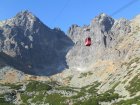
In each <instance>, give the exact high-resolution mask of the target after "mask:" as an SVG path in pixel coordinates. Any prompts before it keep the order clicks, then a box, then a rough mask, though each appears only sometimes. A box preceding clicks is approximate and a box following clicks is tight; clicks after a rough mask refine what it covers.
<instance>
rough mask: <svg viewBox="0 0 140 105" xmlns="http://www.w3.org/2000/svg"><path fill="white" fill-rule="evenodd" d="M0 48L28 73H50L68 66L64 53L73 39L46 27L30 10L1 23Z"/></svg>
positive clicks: (57, 30)
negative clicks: (19, 63)
mask: <svg viewBox="0 0 140 105" xmlns="http://www.w3.org/2000/svg"><path fill="white" fill-rule="evenodd" d="M0 23H1V25H0V32H1V33H0V34H1V39H0V43H1V46H0V50H1V51H2V52H4V53H5V54H7V55H9V56H11V57H13V59H16V60H17V61H18V62H21V63H22V64H23V70H22V71H24V72H25V73H31V74H36V75H50V74H54V73H57V72H61V71H62V70H63V69H64V68H67V63H66V61H65V55H66V53H67V51H68V49H69V48H70V47H71V46H72V45H73V42H72V41H71V40H70V39H69V38H68V37H67V36H66V35H65V34H64V32H62V31H61V30H59V29H57V28H55V29H50V28H49V27H47V26H45V25H44V24H43V23H42V22H41V21H40V20H39V19H38V18H37V17H35V16H34V15H33V14H32V13H30V12H29V11H22V12H20V13H18V14H17V15H16V16H15V17H14V18H11V19H8V20H6V21H2V22H0Z"/></svg>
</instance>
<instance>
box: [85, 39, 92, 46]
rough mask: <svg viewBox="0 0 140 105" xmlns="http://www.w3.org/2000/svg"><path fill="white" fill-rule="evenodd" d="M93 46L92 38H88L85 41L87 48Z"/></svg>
mask: <svg viewBox="0 0 140 105" xmlns="http://www.w3.org/2000/svg"><path fill="white" fill-rule="evenodd" d="M90 45H91V38H90V37H87V38H86V39H85V46H90Z"/></svg>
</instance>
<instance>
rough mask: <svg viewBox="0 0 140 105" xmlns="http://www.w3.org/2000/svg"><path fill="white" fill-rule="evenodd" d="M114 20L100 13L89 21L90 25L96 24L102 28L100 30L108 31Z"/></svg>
mask: <svg viewBox="0 0 140 105" xmlns="http://www.w3.org/2000/svg"><path fill="white" fill-rule="evenodd" d="M114 22H115V20H114V19H113V18H112V17H110V16H108V15H107V14H105V13H102V14H100V15H98V16H96V17H95V18H94V19H93V21H92V22H91V27H92V26H94V24H97V25H98V26H99V27H100V28H102V31H106V32H108V31H109V30H110V29H111V27H112V26H113V24H114Z"/></svg>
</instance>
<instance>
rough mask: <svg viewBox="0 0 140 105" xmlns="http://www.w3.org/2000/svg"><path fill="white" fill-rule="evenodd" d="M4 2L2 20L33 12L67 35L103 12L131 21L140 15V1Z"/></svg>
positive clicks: (0, 11)
mask: <svg viewBox="0 0 140 105" xmlns="http://www.w3.org/2000/svg"><path fill="white" fill-rule="evenodd" d="M131 1H132V0H0V20H4V19H8V18H11V17H13V16H14V15H16V14H17V13H18V12H19V11H21V10H29V11H31V12H32V13H33V14H35V15H36V16H37V17H38V18H40V20H41V21H43V22H44V23H45V24H46V25H47V26H49V27H50V28H54V27H60V28H61V29H62V30H63V31H65V32H67V30H68V28H69V27H70V26H71V25H72V24H78V25H80V26H82V25H84V24H89V23H90V21H91V20H92V19H93V18H94V17H95V16H97V15H98V14H100V13H103V12H104V13H106V14H108V15H110V14H112V13H114V12H115V11H116V10H118V9H119V10H118V11H117V14H116V13H115V15H113V18H115V19H118V18H121V17H124V18H127V19H131V18H133V17H134V16H136V15H138V14H140V0H133V1H136V2H135V3H132V5H130V4H131V3H130V2H131Z"/></svg>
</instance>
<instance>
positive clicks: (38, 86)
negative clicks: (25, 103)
mask: <svg viewBox="0 0 140 105" xmlns="http://www.w3.org/2000/svg"><path fill="white" fill-rule="evenodd" d="M50 89H52V87H51V86H49V85H48V84H46V83H42V82H38V81H31V82H29V83H28V85H27V86H26V91H28V92H32V91H43V90H50Z"/></svg>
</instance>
